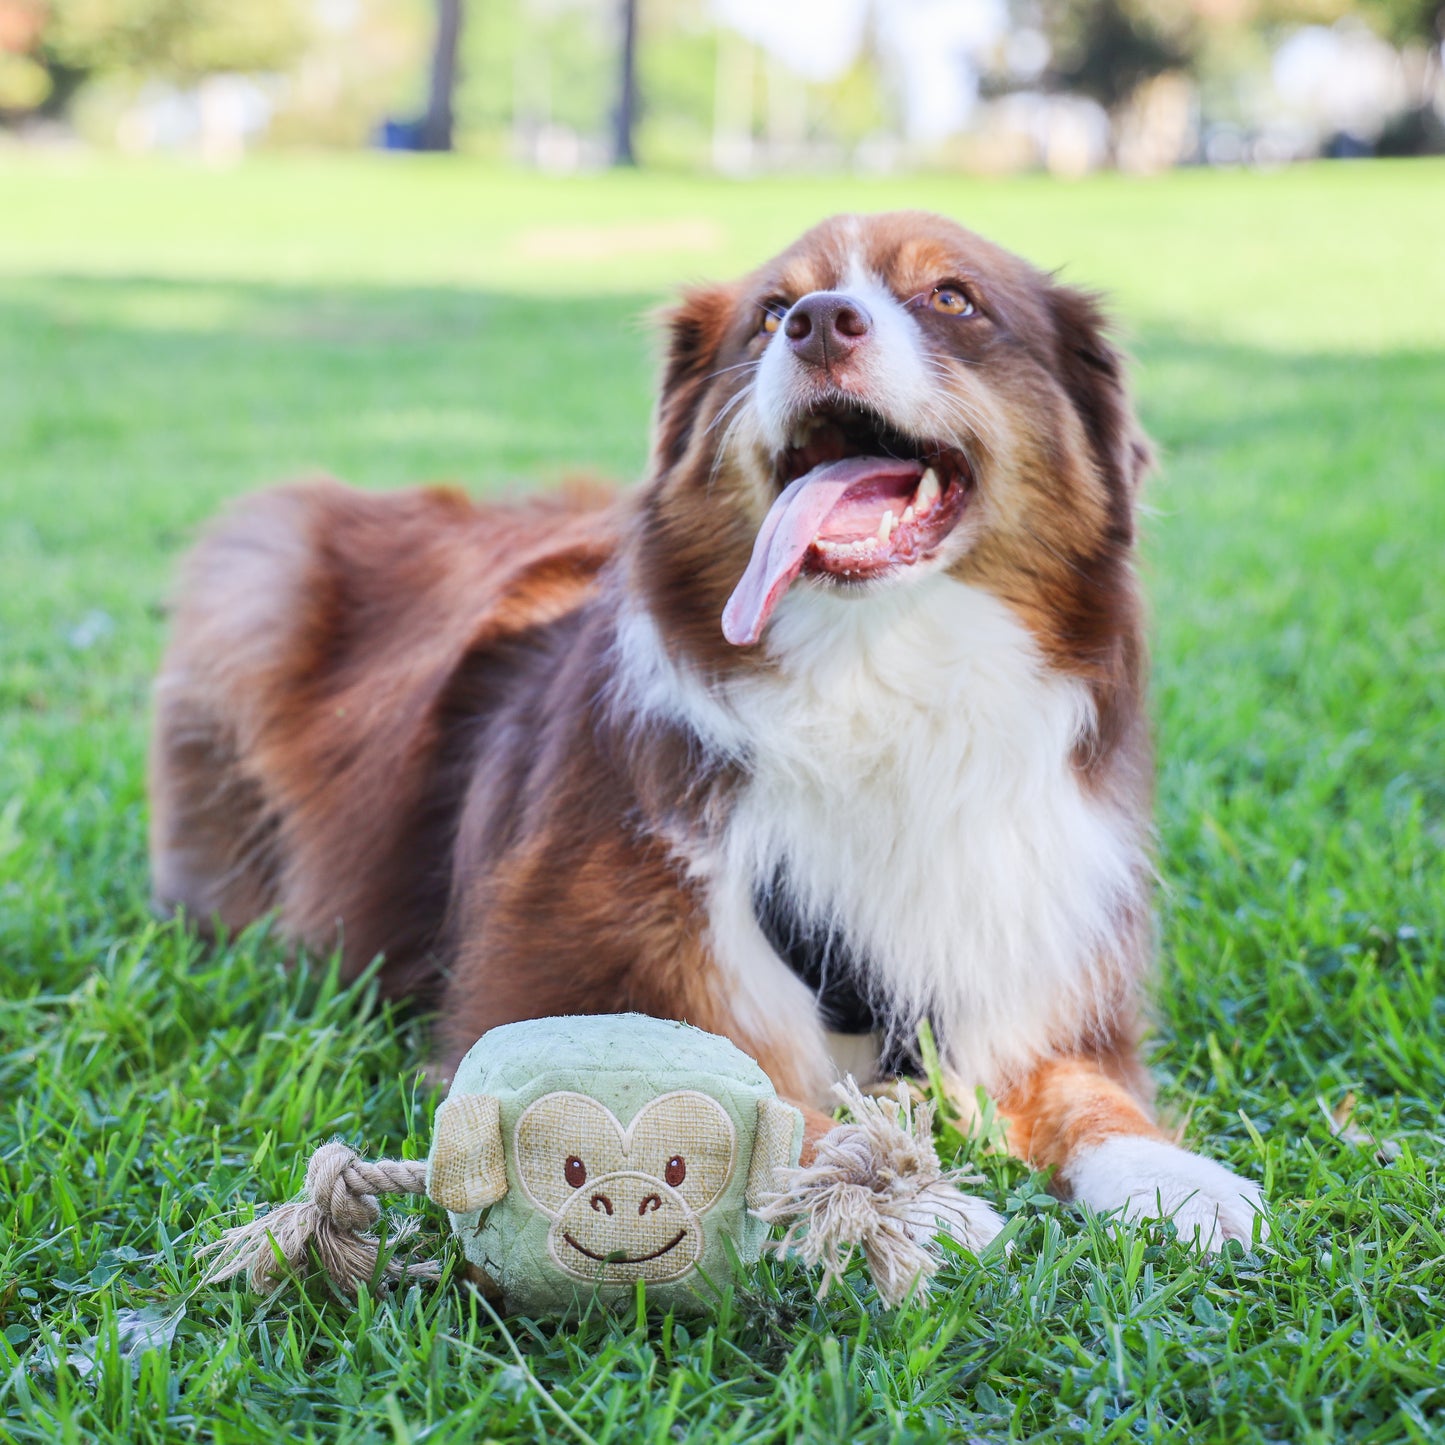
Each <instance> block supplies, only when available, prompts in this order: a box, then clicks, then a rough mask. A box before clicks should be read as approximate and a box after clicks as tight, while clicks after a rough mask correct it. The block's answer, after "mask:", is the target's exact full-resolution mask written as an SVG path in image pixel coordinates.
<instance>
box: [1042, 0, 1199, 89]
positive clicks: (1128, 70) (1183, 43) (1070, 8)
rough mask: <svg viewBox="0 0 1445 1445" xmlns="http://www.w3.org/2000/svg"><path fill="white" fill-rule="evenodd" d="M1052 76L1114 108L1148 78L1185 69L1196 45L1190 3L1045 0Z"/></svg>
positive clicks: (1044, 23) (1061, 86)
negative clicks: (1169, 71)
mask: <svg viewBox="0 0 1445 1445" xmlns="http://www.w3.org/2000/svg"><path fill="white" fill-rule="evenodd" d="M1038 15H1039V19H1040V21H1041V22H1042V29H1043V31H1044V33H1045V35H1047V37H1048V40H1049V44H1050V47H1051V49H1052V52H1053V59H1052V62H1051V63H1050V66H1049V78H1050V79H1051V80H1052V81H1053V83H1054V84H1055V85H1056V86H1057V87H1058V88H1059V89H1061V90H1067V91H1077V92H1080V93H1081V94H1083V95H1087V96H1090V97H1092V98H1093V99H1094V100H1097V101H1098V102H1099V104H1100V105H1102V106H1103V107H1104V109H1105V110H1107V111H1109V112H1110V114H1113V113H1115V112H1117V111H1118V110H1119V108H1120V107H1121V106H1122V105H1123V104H1124V103H1125V102H1126V101H1127V100H1128V99H1129V97H1130V96H1131V95H1133V94H1134V92H1135V91H1136V90H1137V89H1138V88H1139V86H1140V85H1142V84H1143V83H1144V82H1145V81H1146V80H1149V79H1151V78H1152V77H1154V76H1156V75H1162V74H1163V73H1164V72H1165V71H1168V70H1183V69H1187V68H1188V67H1189V66H1190V64H1191V63H1192V61H1193V59H1194V56H1195V53H1196V51H1197V48H1198V26H1197V24H1196V18H1195V15H1194V13H1193V11H1192V10H1191V9H1190V7H1189V6H1188V5H1180V4H1174V3H1169V0H1042V3H1041V4H1040V5H1039V7H1038Z"/></svg>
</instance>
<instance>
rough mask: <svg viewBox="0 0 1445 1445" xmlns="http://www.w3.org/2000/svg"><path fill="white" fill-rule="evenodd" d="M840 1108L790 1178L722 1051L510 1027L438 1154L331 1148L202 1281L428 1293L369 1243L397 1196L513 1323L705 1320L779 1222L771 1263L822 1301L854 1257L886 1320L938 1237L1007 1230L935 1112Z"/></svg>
mask: <svg viewBox="0 0 1445 1445" xmlns="http://www.w3.org/2000/svg"><path fill="white" fill-rule="evenodd" d="M836 1092H837V1094H838V1096H839V1098H840V1099H841V1101H842V1102H843V1103H844V1104H845V1105H846V1106H847V1108H848V1110H849V1112H850V1113H851V1115H852V1118H853V1122H852V1123H844V1124H839V1125H837V1126H836V1127H835V1128H833V1129H832V1130H831V1131H830V1132H829V1133H827V1134H825V1135H824V1136H823V1137H822V1138H821V1139H819V1140H817V1141H816V1143H815V1145H814V1157H813V1159H812V1160H811V1162H810V1163H809V1164H808V1166H807V1167H806V1168H799V1167H798V1156H799V1153H800V1151H801V1147H802V1139H803V1116H802V1114H801V1112H800V1111H799V1110H797V1109H795V1108H793V1107H792V1106H791V1105H790V1104H785V1103H783V1101H782V1100H780V1099H779V1098H778V1096H777V1094H776V1093H775V1092H774V1090H773V1086H772V1084H771V1083H770V1082H769V1081H768V1078H767V1075H766V1074H764V1073H763V1071H762V1070H761V1069H760V1068H759V1067H758V1066H757V1064H756V1063H754V1062H753V1060H752V1059H750V1058H749V1057H748V1056H747V1055H746V1054H744V1053H743V1052H742V1051H741V1050H740V1049H738V1048H736V1047H735V1046H734V1045H733V1044H731V1043H729V1042H728V1040H727V1039H724V1038H719V1037H718V1036H717V1035H715V1034H708V1033H704V1032H703V1031H702V1030H701V1029H695V1028H691V1027H689V1026H688V1025H687V1024H680V1023H670V1022H668V1021H666V1020H663V1019H655V1018H648V1017H647V1016H645V1015H643V1014H614V1015H605V1016H601V1017H594V1016H587V1017H577V1018H551V1019H535V1020H532V1021H530V1022H526V1023H515V1024H506V1025H504V1026H503V1027H501V1028H497V1029H493V1030H492V1031H491V1032H490V1033H488V1034H485V1035H484V1036H483V1037H482V1038H481V1039H479V1040H478V1041H477V1043H476V1044H474V1045H473V1046H472V1048H471V1050H470V1051H469V1052H468V1053H467V1056H466V1057H465V1058H464V1059H463V1060H462V1062H461V1065H460V1067H459V1068H458V1069H457V1073H456V1078H455V1079H454V1080H453V1083H452V1087H451V1092H450V1093H449V1094H448V1095H447V1097H446V1099H445V1100H444V1101H443V1102H442V1104H441V1105H440V1106H439V1108H438V1109H437V1113H436V1127H435V1130H434V1132H433V1135H432V1146H431V1153H430V1157H429V1158H427V1159H425V1160H422V1159H379V1160H372V1161H367V1160H365V1159H362V1158H361V1157H360V1156H359V1155H358V1154H357V1153H356V1152H355V1151H354V1150H353V1149H351V1148H350V1147H348V1146H347V1145H346V1144H344V1143H342V1142H341V1141H340V1140H334V1141H333V1142H331V1143H329V1144H324V1145H322V1147H321V1148H319V1149H318V1150H317V1151H316V1152H315V1153H314V1154H313V1155H312V1156H311V1160H310V1163H309V1164H308V1166H307V1169H306V1188H305V1191H304V1192H303V1193H302V1195H301V1197H300V1198H299V1199H295V1200H293V1201H291V1202H290V1203H289V1204H282V1205H278V1206H277V1207H276V1208H274V1209H271V1210H269V1211H266V1212H264V1213H258V1214H257V1215H256V1217H255V1218H254V1219H252V1220H251V1221H250V1222H249V1223H246V1224H241V1225H237V1226H235V1227H234V1228H231V1229H228V1230H226V1231H225V1232H224V1233H223V1234H222V1235H221V1236H220V1238H219V1239H217V1240H216V1241H214V1243H212V1244H210V1245H207V1246H205V1248H204V1249H203V1250H202V1251H201V1252H202V1253H203V1254H206V1255H209V1256H211V1258H212V1261H213V1262H212V1264H211V1266H210V1268H209V1270H208V1272H207V1278H208V1279H210V1280H213V1281H217V1280H224V1279H229V1278H230V1277H232V1276H233V1275H238V1274H244V1275H246V1276H247V1277H248V1278H249V1280H250V1282H251V1284H252V1286H253V1287H254V1288H255V1289H258V1290H269V1289H272V1288H274V1287H276V1286H278V1285H279V1284H281V1283H282V1282H284V1280H285V1279H286V1278H288V1277H289V1276H291V1275H293V1274H294V1273H296V1272H299V1271H301V1270H302V1269H303V1268H305V1267H306V1266H307V1265H308V1264H317V1265H320V1267H321V1270H322V1272H323V1273H324V1274H325V1275H326V1276H327V1277H328V1278H329V1279H330V1280H331V1281H332V1283H333V1284H334V1285H336V1286H337V1287H338V1288H339V1289H341V1290H342V1291H344V1292H345V1293H347V1294H349V1295H353V1296H354V1295H356V1294H357V1293H359V1292H360V1291H361V1290H363V1289H366V1288H369V1287H371V1286H374V1285H377V1284H380V1283H384V1282H386V1281H387V1280H397V1279H404V1278H432V1279H434V1278H436V1277H438V1276H439V1274H440V1273H441V1270H440V1267H439V1265H438V1264H437V1263H436V1262H435V1261H432V1260H416V1259H406V1258H404V1257H403V1256H402V1254H401V1253H400V1252H398V1251H394V1250H384V1249H383V1248H382V1241H381V1240H380V1239H379V1238H378V1237H377V1234H376V1225H377V1224H378V1222H379V1221H380V1219H381V1212H382V1211H381V1206H380V1204H379V1203H378V1201H377V1196H378V1195H381V1194H389V1193H409V1194H425V1195H427V1196H428V1197H429V1198H430V1199H431V1200H432V1201H433V1202H434V1203H436V1204H438V1205H440V1206H441V1207H442V1208H443V1209H445V1210H446V1211H447V1213H448V1215H449V1216H450V1219H451V1227H452V1231H453V1233H454V1234H455V1235H456V1238H457V1240H458V1242H459V1243H460V1245H461V1249H462V1252H463V1254H464V1255H465V1257H466V1261H467V1264H466V1271H467V1274H468V1276H469V1277H470V1279H471V1281H472V1283H473V1284H475V1285H476V1286H477V1287H478V1288H479V1289H480V1290H481V1291H482V1292H483V1293H484V1294H485V1295H486V1296H487V1297H488V1298H489V1299H491V1300H494V1301H497V1302H498V1303H500V1304H501V1306H502V1307H503V1308H504V1309H506V1310H509V1311H515V1312H520V1313H526V1314H534V1315H564V1316H565V1315H572V1314H575V1313H577V1312H579V1311H580V1310H582V1309H584V1308H585V1307H586V1306H587V1305H588V1304H589V1303H590V1302H592V1301H594V1300H595V1301H599V1302H600V1303H601V1304H603V1305H604V1306H605V1305H608V1304H614V1303H625V1302H628V1301H630V1300H631V1299H632V1298H633V1295H634V1293H635V1291H636V1289H637V1287H638V1283H639V1281H641V1282H642V1283H643V1284H645V1286H646V1290H647V1294H648V1297H649V1298H650V1299H652V1300H654V1301H655V1302H656V1303H658V1304H660V1305H661V1306H663V1307H664V1308H674V1309H678V1310H684V1311H700V1310H706V1309H707V1308H709V1307H710V1305H711V1304H712V1303H713V1302H714V1301H715V1300H716V1298H717V1294H718V1289H719V1287H720V1286H721V1285H722V1284H724V1283H725V1282H727V1281H728V1280H729V1279H730V1278H731V1277H732V1263H733V1261H734V1260H737V1261H738V1262H740V1263H742V1264H745V1265H746V1264H752V1263H754V1262H756V1261H757V1260H758V1259H759V1258H760V1257H761V1255H762V1252H763V1248H764V1246H765V1244H766V1243H767V1241H768V1235H769V1231H770V1229H771V1227H772V1225H773V1224H774V1223H783V1224H786V1225H787V1226H788V1227H787V1231H786V1233H785V1234H784V1235H783V1237H782V1239H781V1240H780V1241H779V1242H778V1247H779V1248H781V1249H785V1250H790V1251H792V1252H793V1253H795V1254H796V1255H797V1256H798V1257H799V1258H800V1259H801V1260H802V1261H803V1263H804V1264H807V1265H815V1264H816V1265H821V1266H822V1267H823V1273H822V1281H821V1284H820V1286H819V1293H820V1294H822V1293H825V1292H826V1291H827V1289H828V1286H829V1284H830V1283H831V1282H832V1281H833V1280H834V1279H837V1278H838V1277H839V1275H841V1274H842V1272H843V1270H844V1269H845V1268H846V1266H847V1262H848V1259H849V1258H850V1257H851V1255H852V1253H853V1251H854V1250H855V1249H858V1250H861V1251H862V1253H863V1255H864V1257H865V1259H866V1261H867V1264H868V1268H869V1271H870V1273H871V1275H872V1277H873V1281H874V1283H875V1285H876V1286H877V1288H878V1291H879V1294H880V1295H881V1296H882V1297H883V1299H884V1301H885V1302H886V1303H888V1304H896V1303H898V1302H899V1301H901V1300H903V1299H905V1298H907V1297H908V1296H909V1295H910V1294H916V1295H918V1296H919V1297H921V1296H922V1294H924V1293H926V1291H927V1289H928V1282H929V1279H930V1278H931V1276H932V1275H933V1273H934V1272H935V1271H936V1270H937V1268H938V1264H939V1260H940V1257H941V1249H940V1247H939V1244H938V1240H937V1236H938V1235H939V1234H940V1233H941V1234H945V1235H950V1236H952V1238H953V1239H955V1240H956V1241H958V1242H959V1243H961V1244H963V1245H965V1246H966V1247H968V1248H970V1249H975V1250H977V1249H981V1248H983V1247H984V1246H985V1245H986V1244H987V1243H988V1242H989V1241H990V1240H991V1239H993V1238H994V1236H995V1235H996V1234H997V1233H998V1231H999V1229H1000V1228H1001V1227H1002V1226H1001V1223H1000V1221H999V1220H998V1218H997V1216H996V1215H994V1213H993V1211H992V1210H991V1209H989V1208H988V1206H987V1205H985V1204H983V1203H982V1202H981V1201H979V1200H977V1199H972V1198H970V1197H968V1196H965V1195H963V1194H961V1193H960V1192H959V1190H958V1187H957V1186H958V1184H960V1183H962V1182H964V1180H965V1178H966V1177H968V1176H965V1175H963V1174H962V1173H961V1172H960V1171H957V1170H944V1169H943V1168H942V1166H941V1165H940V1162H939V1159H938V1155H937V1153H936V1151H935V1150H934V1147H933V1142H932V1138H931V1125H932V1118H933V1111H932V1107H931V1106H930V1105H928V1104H920V1105H918V1106H917V1108H916V1109H915V1108H914V1106H913V1103H912V1102H911V1100H910V1097H909V1095H908V1092H907V1090H906V1089H905V1088H903V1087H902V1086H901V1085H900V1088H899V1092H898V1095H897V1098H896V1099H894V1100H891V1101H890V1100H887V1099H878V1098H873V1097H869V1096H866V1095H865V1094H864V1093H863V1092H862V1091H861V1090H860V1089H859V1088H858V1086H857V1085H856V1084H855V1083H854V1082H853V1081H852V1080H851V1079H848V1080H845V1081H843V1082H842V1083H840V1084H839V1085H837V1086H836ZM414 1228H415V1221H414V1220H413V1221H409V1222H408V1223H407V1224H404V1225H403V1226H402V1229H401V1230H400V1231H398V1232H396V1233H394V1234H393V1236H392V1242H393V1244H395V1243H397V1242H398V1241H399V1240H400V1239H402V1238H404V1236H405V1234H406V1233H407V1232H409V1231H410V1230H412V1229H414Z"/></svg>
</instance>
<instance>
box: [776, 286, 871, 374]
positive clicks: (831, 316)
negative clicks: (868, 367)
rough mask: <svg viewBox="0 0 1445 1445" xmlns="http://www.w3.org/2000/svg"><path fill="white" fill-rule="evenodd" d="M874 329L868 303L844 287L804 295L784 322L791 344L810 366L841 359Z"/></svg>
mask: <svg viewBox="0 0 1445 1445" xmlns="http://www.w3.org/2000/svg"><path fill="white" fill-rule="evenodd" d="M872 329H873V318H872V317H871V316H870V315H869V314H868V309H867V307H865V306H864V305H863V303H862V302H861V301H859V300H857V299H855V298H854V297H852V296H845V295H843V293H842V292H840V291H814V292H813V293H812V295H811V296H804V297H803V299H802V300H801V301H799V302H798V303H797V304H796V305H795V306H794V307H793V309H792V310H791V311H789V312H788V319H787V320H786V321H785V322H784V323H783V331H784V333H785V334H786V335H787V338H788V344H789V345H790V346H791V347H792V348H793V351H794V353H795V354H796V355H797V356H798V358H799V359H800V360H802V361H806V362H807V363H808V364H809V365H810V366H827V365H829V364H830V363H831V362H834V361H841V360H842V359H843V358H844V357H845V356H847V354H848V353H849V352H850V351H852V349H853V348H854V347H855V346H857V345H858V343H859V342H860V341H862V340H863V338H864V337H865V336H867V335H868V333H869V332H870V331H871V330H872Z"/></svg>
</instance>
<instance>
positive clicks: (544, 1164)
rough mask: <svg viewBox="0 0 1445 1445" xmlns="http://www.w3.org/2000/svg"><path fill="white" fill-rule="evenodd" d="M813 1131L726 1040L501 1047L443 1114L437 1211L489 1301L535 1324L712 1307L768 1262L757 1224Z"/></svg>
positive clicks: (476, 1064)
mask: <svg viewBox="0 0 1445 1445" xmlns="http://www.w3.org/2000/svg"><path fill="white" fill-rule="evenodd" d="M802 1137H803V1116H802V1114H801V1113H800V1112H799V1111H798V1110H797V1109H794V1108H792V1107H791V1106H790V1105H788V1104H785V1103H783V1102H782V1101H781V1100H780V1099H779V1098H778V1097H777V1094H776V1093H775V1092H774V1090H773V1086H772V1084H771V1083H769V1081H768V1078H767V1075H766V1074H764V1073H763V1071H762V1070H761V1069H760V1068H759V1067H758V1066H757V1064H755V1063H754V1062H753V1061H752V1060H751V1059H750V1058H748V1056H747V1055H746V1054H744V1053H743V1052H742V1051H741V1050H740V1049H738V1048H737V1047H735V1046H734V1045H733V1044H731V1043H729V1042H728V1041H727V1040H726V1039H723V1038H719V1037H717V1036H716V1035H714V1034H708V1033H704V1032H703V1031H702V1030H701V1029H695V1028H691V1027H689V1026H688V1025H687V1024H680V1023H671V1022H668V1021H665V1020H662V1019H654V1018H648V1017H646V1016H644V1015H642V1014H615V1015H608V1016H601V1017H578V1018H560V1019H536V1020H533V1021H530V1022H527V1023H516V1024H507V1025H505V1026H504V1027H502V1028H498V1029H493V1030H492V1031H491V1032H490V1033H488V1034H485V1035H484V1036H483V1037H482V1038H481V1039H480V1040H479V1041H478V1042H477V1043H476V1044H475V1045H473V1047H472V1048H471V1050H470V1051H469V1052H468V1054H467V1056H466V1057H465V1058H464V1059H463V1060H462V1062H461V1065H460V1067H459V1068H458V1069H457V1073H456V1077H455V1079H454V1080H453V1083H452V1087H451V1092H450V1093H449V1094H448V1095H447V1098H446V1100H445V1102H443V1104H442V1105H441V1107H440V1108H439V1109H438V1110H437V1116H436V1128H435V1132H434V1133H433V1136H432V1148H431V1157H430V1159H429V1160H428V1162H427V1176H426V1182H427V1189H426V1192H427V1194H428V1196H429V1197H430V1198H431V1199H432V1200H434V1201H435V1202H436V1203H437V1204H440V1205H441V1206H442V1207H443V1208H444V1209H446V1210H447V1212H448V1214H449V1215H450V1217H451V1223H452V1229H453V1231H454V1232H455V1234H456V1236H457V1238H458V1240H459V1241H460V1242H461V1247H462V1250H463V1252H464V1253H465V1255H466V1257H467V1260H468V1262H469V1264H470V1266H471V1269H470V1273H471V1277H472V1279H473V1281H474V1283H476V1284H477V1285H478V1287H479V1288H481V1289H482V1290H483V1291H484V1292H485V1293H487V1294H489V1295H491V1296H494V1297H500V1298H501V1299H502V1300H504V1301H505V1303H506V1304H507V1306H508V1307H509V1308H523V1309H525V1310H527V1311H528V1312H529V1313H531V1312H536V1313H548V1314H552V1313H559V1312H560V1313H567V1312H571V1311H572V1310H574V1309H576V1308H579V1307H581V1306H582V1305H583V1304H585V1303H586V1301H587V1300H589V1299H591V1298H593V1297H594V1296H595V1297H600V1298H601V1299H602V1300H603V1301H604V1302H609V1301H615V1300H619V1299H626V1298H630V1297H631V1296H632V1294H633V1293H634V1292H635V1289H636V1282H637V1281H638V1280H639V1279H640V1280H645V1281H646V1282H647V1292H648V1295H649V1297H650V1298H654V1299H657V1300H658V1301H659V1303H661V1304H662V1305H664V1306H668V1305H672V1306H677V1307H681V1308H688V1307H695V1306H697V1305H698V1304H699V1303H701V1302H704V1301H705V1300H706V1299H707V1298H708V1297H709V1295H711V1294H712V1290H711V1289H710V1288H709V1286H710V1285H714V1284H720V1283H721V1282H723V1281H726V1280H727V1279H729V1278H730V1274H731V1270H730V1265H729V1254H730V1253H731V1254H733V1255H735V1256H736V1257H737V1258H738V1259H739V1260H741V1261H743V1262H744V1263H751V1262H753V1261H755V1260H757V1259H758V1258H759V1257H760V1255H761V1254H762V1248H763V1244H764V1241H765V1240H766V1238H767V1235H768V1226H767V1224H766V1223H764V1222H763V1221H762V1220H761V1219H758V1218H757V1217H756V1216H755V1215H753V1214H751V1213H750V1212H749V1211H750V1210H752V1209H756V1208H758V1207H759V1205H760V1204H761V1202H762V1201H763V1199H764V1197H765V1196H766V1195H767V1194H769V1193H770V1192H771V1190H772V1189H773V1187H774V1176H775V1173H776V1171H777V1170H778V1169H779V1168H783V1167H787V1166H789V1165H794V1164H796V1163H797V1162H798V1151H799V1149H800V1147H801V1145H802Z"/></svg>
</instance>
